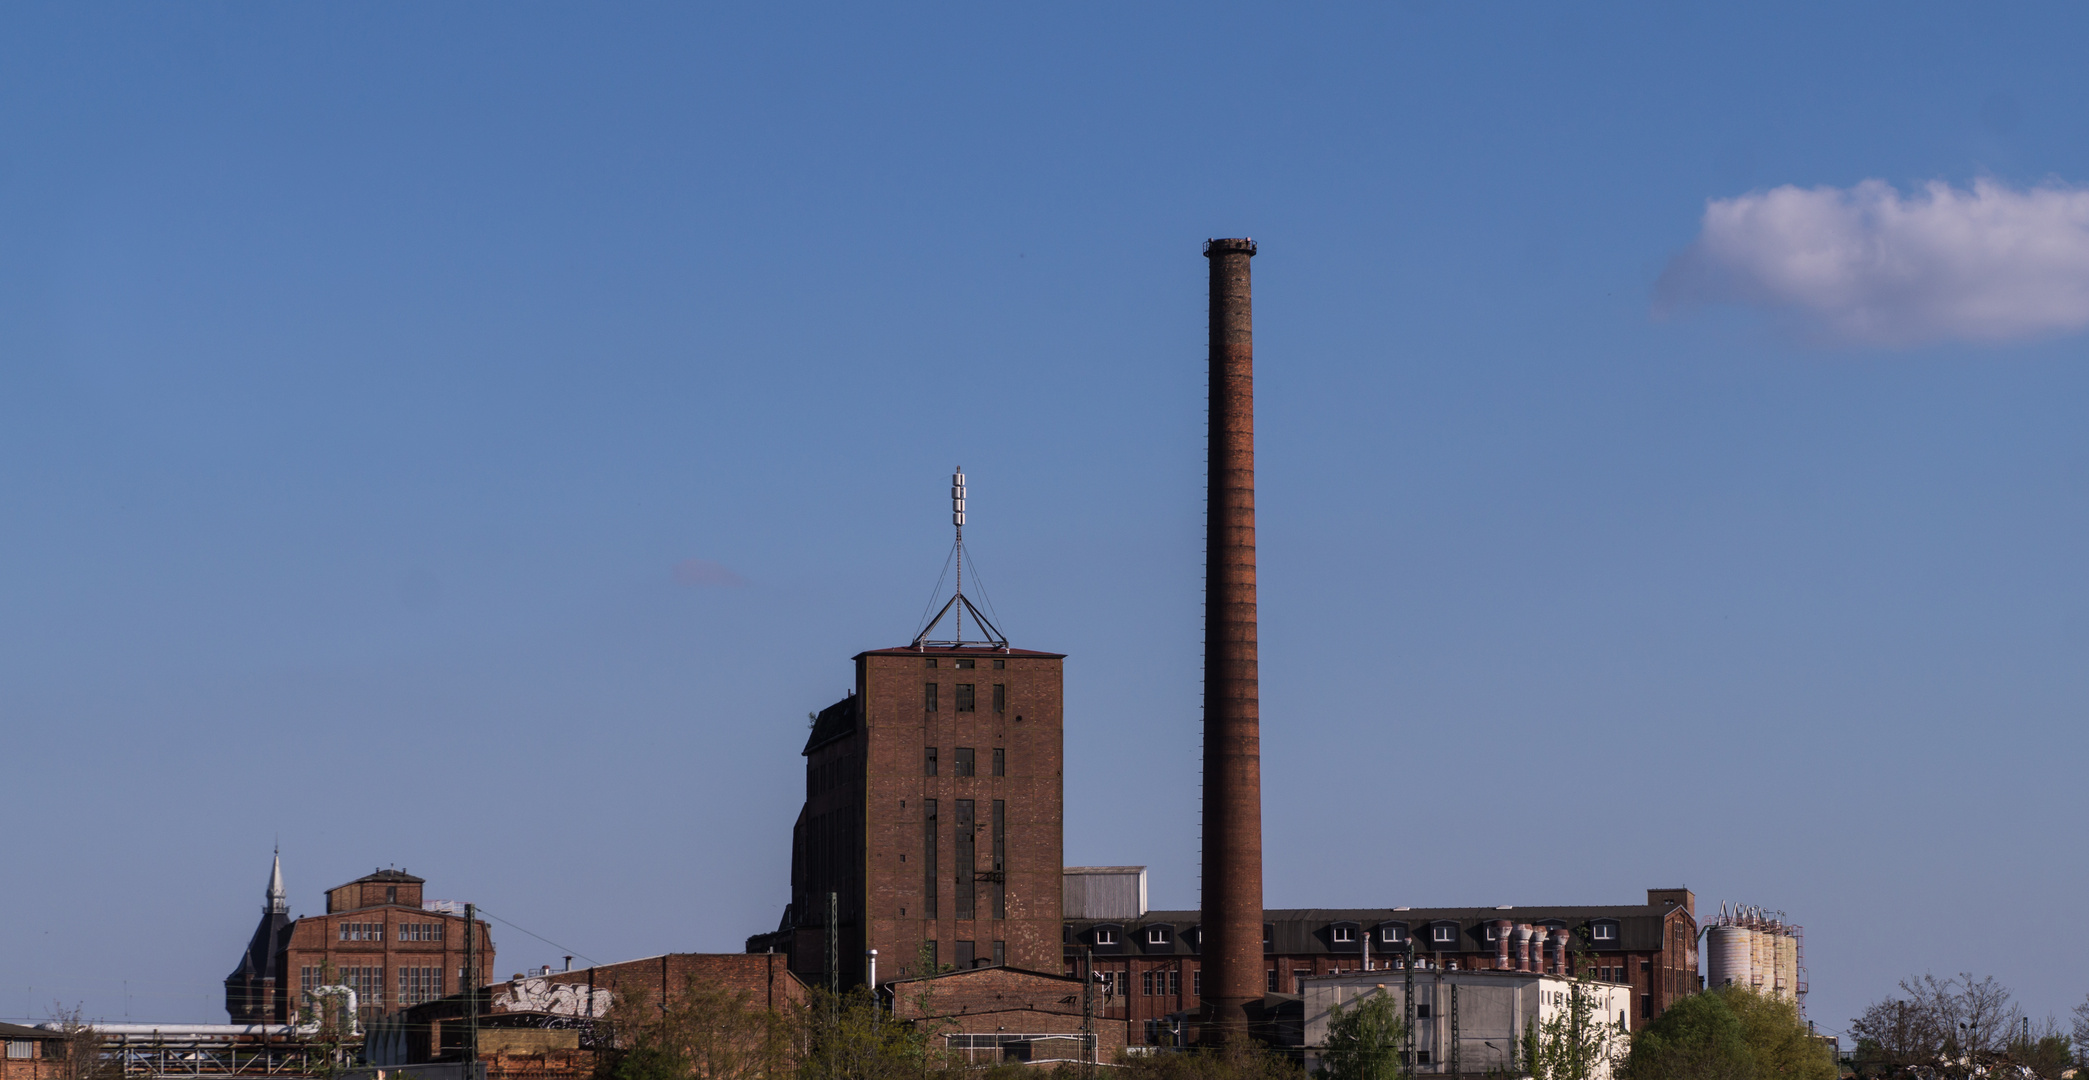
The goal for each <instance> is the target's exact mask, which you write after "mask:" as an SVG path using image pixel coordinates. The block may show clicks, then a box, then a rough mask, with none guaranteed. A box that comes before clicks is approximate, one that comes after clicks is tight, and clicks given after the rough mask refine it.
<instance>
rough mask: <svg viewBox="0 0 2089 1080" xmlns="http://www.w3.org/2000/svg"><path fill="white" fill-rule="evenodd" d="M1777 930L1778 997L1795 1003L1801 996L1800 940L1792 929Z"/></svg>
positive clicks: (1782, 928)
mask: <svg viewBox="0 0 2089 1080" xmlns="http://www.w3.org/2000/svg"><path fill="white" fill-rule="evenodd" d="M1777 929H1778V933H1777V996H1778V997H1781V998H1783V999H1785V1000H1786V1001H1793V1000H1796V999H1797V998H1798V996H1799V939H1798V938H1797V937H1795V936H1793V934H1792V929H1791V927H1788V926H1779V927H1778V928H1777Z"/></svg>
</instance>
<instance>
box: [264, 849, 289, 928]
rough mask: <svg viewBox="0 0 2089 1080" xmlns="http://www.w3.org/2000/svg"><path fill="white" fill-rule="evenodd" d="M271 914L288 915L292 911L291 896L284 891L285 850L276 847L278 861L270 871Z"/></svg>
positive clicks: (269, 902)
mask: <svg viewBox="0 0 2089 1080" xmlns="http://www.w3.org/2000/svg"><path fill="white" fill-rule="evenodd" d="M266 910H267V911H268V912H269V914H271V915H286V914H289V912H290V897H289V896H288V895H287V894H285V893H284V892H283V851H282V849H281V848H278V849H276V862H275V865H274V866H271V867H269V871H268V907H267V908H266Z"/></svg>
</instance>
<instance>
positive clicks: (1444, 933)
mask: <svg viewBox="0 0 2089 1080" xmlns="http://www.w3.org/2000/svg"><path fill="white" fill-rule="evenodd" d="M1429 930H1430V940H1432V941H1456V940H1458V928H1457V927H1455V926H1432V927H1430V928H1429Z"/></svg>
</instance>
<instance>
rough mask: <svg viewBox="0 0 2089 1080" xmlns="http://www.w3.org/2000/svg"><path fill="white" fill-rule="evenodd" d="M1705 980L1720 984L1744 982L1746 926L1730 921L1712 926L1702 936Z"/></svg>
mask: <svg viewBox="0 0 2089 1080" xmlns="http://www.w3.org/2000/svg"><path fill="white" fill-rule="evenodd" d="M1706 937H1707V939H1708V940H1707V942H1706V944H1707V946H1708V947H1707V948H1706V950H1705V982H1706V984H1707V985H1709V986H1713V987H1720V986H1727V985H1729V984H1733V985H1740V986H1747V985H1748V970H1749V958H1748V947H1749V942H1748V929H1747V928H1746V927H1742V926H1735V925H1734V924H1732V923H1730V922H1726V923H1717V924H1715V925H1713V927H1712V929H1711V932H1710V933H1709V934H1707V935H1706Z"/></svg>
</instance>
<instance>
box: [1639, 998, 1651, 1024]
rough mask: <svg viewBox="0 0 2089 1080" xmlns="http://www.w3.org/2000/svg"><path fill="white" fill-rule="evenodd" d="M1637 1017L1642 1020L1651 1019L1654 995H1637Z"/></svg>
mask: <svg viewBox="0 0 2089 1080" xmlns="http://www.w3.org/2000/svg"><path fill="white" fill-rule="evenodd" d="M1639 1017H1640V1019H1642V1020H1652V1019H1653V1018H1654V995H1652V994H1641V995H1639Z"/></svg>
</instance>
